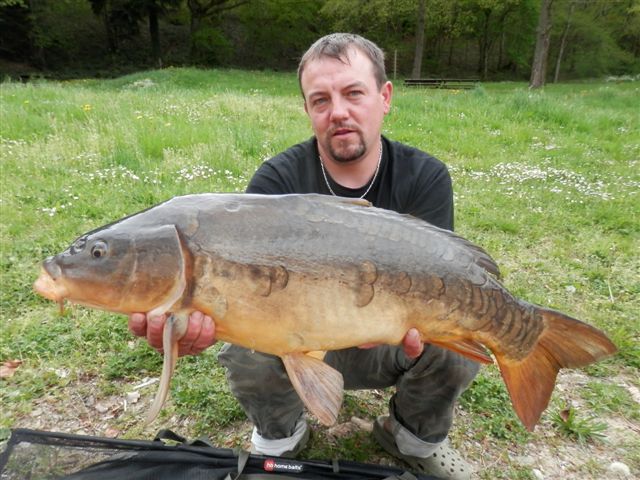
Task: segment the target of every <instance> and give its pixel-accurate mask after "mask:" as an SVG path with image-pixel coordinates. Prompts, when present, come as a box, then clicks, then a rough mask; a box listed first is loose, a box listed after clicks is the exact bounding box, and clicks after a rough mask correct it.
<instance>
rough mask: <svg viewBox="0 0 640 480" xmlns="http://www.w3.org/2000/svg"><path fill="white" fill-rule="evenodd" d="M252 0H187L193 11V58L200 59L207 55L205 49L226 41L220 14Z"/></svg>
mask: <svg viewBox="0 0 640 480" xmlns="http://www.w3.org/2000/svg"><path fill="white" fill-rule="evenodd" d="M249 1H250V0H187V6H188V7H189V12H190V13H191V22H190V30H189V31H190V37H191V54H190V56H191V60H192V61H198V60H201V59H202V57H203V56H205V55H206V54H205V51H206V50H210V49H211V47H212V46H213V47H214V48H215V46H216V44H217V43H219V42H223V43H224V38H223V35H222V34H221V32H220V29H219V23H220V15H221V14H222V13H223V12H225V11H227V10H233V9H234V8H237V7H239V6H241V5H244V4H246V3H249ZM214 53H215V52H214Z"/></svg>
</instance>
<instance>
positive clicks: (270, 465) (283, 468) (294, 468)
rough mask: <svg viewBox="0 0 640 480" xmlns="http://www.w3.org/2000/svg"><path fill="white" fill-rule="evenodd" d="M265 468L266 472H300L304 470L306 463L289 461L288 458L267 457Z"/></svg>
mask: <svg viewBox="0 0 640 480" xmlns="http://www.w3.org/2000/svg"><path fill="white" fill-rule="evenodd" d="M263 468H264V471H265V472H280V473H282V472H289V473H300V472H302V471H303V470H304V465H303V464H302V463H298V462H288V461H286V460H280V459H275V458H267V459H266V460H265V461H264V466H263Z"/></svg>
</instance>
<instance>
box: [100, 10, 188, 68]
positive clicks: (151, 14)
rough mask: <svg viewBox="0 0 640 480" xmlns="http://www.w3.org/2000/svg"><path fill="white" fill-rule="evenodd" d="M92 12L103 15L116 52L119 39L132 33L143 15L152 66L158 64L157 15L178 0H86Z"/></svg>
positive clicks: (160, 55)
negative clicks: (145, 21)
mask: <svg viewBox="0 0 640 480" xmlns="http://www.w3.org/2000/svg"><path fill="white" fill-rule="evenodd" d="M89 3H91V8H92V10H93V11H94V13H95V14H96V15H98V16H100V17H101V18H102V19H103V22H104V25H105V30H106V33H107V42H108V46H109V50H110V51H111V52H114V53H115V52H117V51H118V49H119V45H120V41H121V40H122V39H124V38H128V37H132V36H136V35H138V33H139V31H140V30H139V24H140V23H141V22H142V21H143V20H145V19H147V20H148V23H149V38H150V41H151V57H152V59H153V64H154V65H155V66H156V67H162V52H161V49H160V26H159V18H160V17H161V16H162V15H164V14H166V13H167V12H168V11H170V10H171V9H173V8H176V7H178V5H180V4H181V3H182V0H89Z"/></svg>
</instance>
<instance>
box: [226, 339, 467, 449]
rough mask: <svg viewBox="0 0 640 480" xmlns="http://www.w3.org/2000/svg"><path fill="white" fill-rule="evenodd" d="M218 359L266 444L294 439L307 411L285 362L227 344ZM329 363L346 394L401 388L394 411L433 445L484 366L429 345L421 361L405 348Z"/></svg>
mask: <svg viewBox="0 0 640 480" xmlns="http://www.w3.org/2000/svg"><path fill="white" fill-rule="evenodd" d="M218 360H219V361H220V363H221V364H222V365H223V366H224V367H226V369H227V379H228V381H229V387H230V389H231V392H232V393H233V394H234V395H235V397H236V398H237V399H238V401H239V402H240V405H241V406H242V408H243V409H244V411H245V412H246V414H247V416H248V417H249V420H251V421H252V422H253V424H254V425H255V426H256V429H257V430H258V433H259V434H260V435H261V436H262V437H264V438H266V439H280V438H286V437H290V436H291V435H292V434H293V431H294V428H295V426H296V423H297V421H298V419H299V418H300V417H301V415H302V412H303V404H302V402H301V400H300V398H299V397H298V394H297V393H296V391H295V390H294V388H293V386H292V385H291V382H290V381H289V377H288V375H287V373H286V371H285V368H284V365H283V363H282V360H280V358H278V357H275V356H272V355H266V354H263V353H258V352H253V351H251V350H247V349H246V348H242V347H238V346H236V345H231V344H226V345H224V347H223V348H222V350H221V351H220V353H219V355H218ZM324 361H325V362H326V363H327V364H329V365H331V366H332V367H333V368H335V369H336V370H338V371H339V372H340V373H342V375H343V377H344V386H345V389H347V390H360V389H368V388H386V387H391V386H394V385H395V386H396V393H395V394H394V395H393V396H392V398H391V401H390V404H389V411H390V413H391V415H392V416H393V417H394V418H395V419H396V420H397V421H398V422H399V423H400V424H401V425H402V426H404V427H405V428H406V429H407V430H409V432H410V433H412V434H413V435H415V436H416V437H417V438H418V439H420V440H422V441H424V442H428V443H439V442H441V441H443V440H444V439H445V437H446V436H447V433H448V432H449V428H450V427H451V423H452V421H453V408H454V403H455V401H456V399H457V398H458V397H459V396H460V394H461V393H462V392H463V391H464V390H465V389H466V388H467V386H468V385H469V384H470V383H471V380H473V378H474V377H475V375H476V374H477V373H478V369H479V365H478V364H477V363H476V362H473V361H471V360H469V359H467V358H465V357H462V356H461V355H459V354H457V353H454V352H451V351H449V350H445V349H442V348H439V347H436V346H433V345H429V344H425V348H424V352H423V353H422V355H420V357H418V358H416V359H410V358H407V356H406V355H405V354H404V351H403V349H402V347H401V346H390V345H380V346H378V347H375V348H372V349H360V348H348V349H345V350H337V351H331V352H327V354H326V356H325V358H324Z"/></svg>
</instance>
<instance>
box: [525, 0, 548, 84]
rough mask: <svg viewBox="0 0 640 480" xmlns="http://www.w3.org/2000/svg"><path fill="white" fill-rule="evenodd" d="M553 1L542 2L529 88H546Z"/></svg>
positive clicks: (544, 0)
mask: <svg viewBox="0 0 640 480" xmlns="http://www.w3.org/2000/svg"><path fill="white" fill-rule="evenodd" d="M552 4H553V0H541V5H540V16H539V17H538V29H537V31H536V50H535V53H534V56H533V64H532V65H531V79H530V80H529V88H540V87H542V86H544V84H545V80H546V76H547V60H548V58H549V44H550V42H551V27H552V22H551V5H552Z"/></svg>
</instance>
